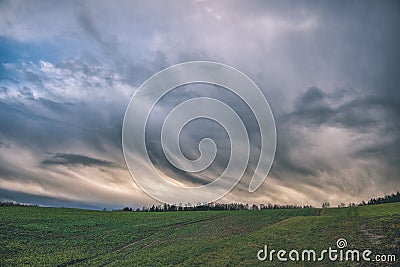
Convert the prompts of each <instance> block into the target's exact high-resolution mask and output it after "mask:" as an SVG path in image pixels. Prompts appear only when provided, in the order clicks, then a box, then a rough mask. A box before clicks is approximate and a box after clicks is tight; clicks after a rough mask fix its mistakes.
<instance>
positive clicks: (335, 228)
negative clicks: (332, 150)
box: [0, 203, 400, 266]
mask: <svg viewBox="0 0 400 267" xmlns="http://www.w3.org/2000/svg"><path fill="white" fill-rule="evenodd" d="M339 238H345V239H346V240H347V242H348V247H347V248H356V249H359V250H362V249H370V250H371V251H373V254H393V255H395V256H396V257H397V260H398V259H399V258H400V249H399V247H400V203H393V204H382V205H374V206H363V207H354V208H340V209H339V208H331V209H324V210H319V209H295V210H285V209H279V210H261V211H198V212H107V211H89V210H78V209H64V208H41V207H0V266H22V265H25V266H69V265H74V264H77V265H83V266H103V265H109V266H199V265H200V266H204V265H205V266H255V265H259V266H400V263H399V262H398V261H397V263H390V264H389V263H386V264H384V265H376V263H372V262H369V263H368V262H361V263H359V264H358V265H357V263H355V262H334V263H333V262H331V261H327V260H325V261H323V262H314V263H309V262H297V263H294V262H292V261H288V262H286V263H282V262H278V261H277V260H276V258H275V260H274V261H273V262H269V261H264V262H262V261H259V260H258V259H257V252H258V251H259V250H260V249H262V248H263V247H264V245H268V247H269V248H271V249H275V250H279V249H285V250H287V251H288V252H289V251H290V250H291V249H296V250H298V251H301V250H304V249H314V250H315V251H321V250H323V249H328V247H330V246H331V247H334V248H336V240H337V239H339Z"/></svg>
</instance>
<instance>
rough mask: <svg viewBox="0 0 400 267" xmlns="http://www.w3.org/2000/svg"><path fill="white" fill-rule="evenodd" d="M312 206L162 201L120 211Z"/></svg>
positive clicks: (300, 207) (255, 208) (298, 206)
mask: <svg viewBox="0 0 400 267" xmlns="http://www.w3.org/2000/svg"><path fill="white" fill-rule="evenodd" d="M306 208H313V207H312V206H311V205H304V206H301V205H278V204H274V205H273V204H266V205H265V204H261V205H256V204H253V205H249V204H243V203H228V204H224V203H202V204H201V203H198V204H197V205H192V204H190V203H187V204H182V203H180V204H178V205H170V204H166V203H164V205H152V206H151V207H146V206H143V207H142V208H141V209H140V208H136V209H132V208H130V207H125V208H123V209H122V211H136V212H168V211H206V210H216V211H221V210H267V209H306Z"/></svg>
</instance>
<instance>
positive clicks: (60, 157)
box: [40, 153, 120, 168]
mask: <svg viewBox="0 0 400 267" xmlns="http://www.w3.org/2000/svg"><path fill="white" fill-rule="evenodd" d="M48 154H49V155H51V158H49V159H45V160H43V161H42V162H41V163H40V164H42V165H44V166H46V165H64V166H76V165H78V166H99V167H112V168H120V166H119V165H118V164H116V163H115V162H111V161H107V160H102V159H97V158H92V157H88V156H84V155H77V154H66V153H48Z"/></svg>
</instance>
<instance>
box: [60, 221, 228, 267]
mask: <svg viewBox="0 0 400 267" xmlns="http://www.w3.org/2000/svg"><path fill="white" fill-rule="evenodd" d="M223 217H226V215H218V216H213V217H211V218H206V219H201V220H196V221H188V222H178V223H174V224H170V225H167V226H165V227H163V228H162V229H160V230H158V231H155V232H154V233H152V234H150V235H148V236H146V237H145V238H142V239H138V240H134V241H133V242H131V243H128V244H126V245H124V246H121V247H119V248H115V249H114V250H112V251H110V252H108V253H104V254H97V255H94V256H92V257H87V258H81V259H73V260H70V261H68V262H64V263H62V264H59V265H57V267H65V266H70V265H74V264H76V263H80V264H81V263H84V262H86V261H89V260H95V259H98V258H100V257H103V256H105V255H111V254H114V253H118V252H121V251H123V250H125V249H128V248H130V247H132V246H134V245H137V244H141V243H145V244H143V245H142V246H140V247H139V249H145V248H148V247H151V246H153V245H156V244H159V243H160V242H161V241H160V240H159V239H156V240H152V241H151V242H147V241H148V240H150V239H152V238H154V237H155V236H157V235H158V234H160V233H162V232H164V231H165V230H166V229H174V230H175V229H179V228H182V227H185V226H188V225H192V224H197V223H202V222H207V221H215V220H217V219H220V218H223ZM116 261H118V260H110V261H109V262H106V263H104V264H102V266H106V265H109V264H112V263H114V262H116Z"/></svg>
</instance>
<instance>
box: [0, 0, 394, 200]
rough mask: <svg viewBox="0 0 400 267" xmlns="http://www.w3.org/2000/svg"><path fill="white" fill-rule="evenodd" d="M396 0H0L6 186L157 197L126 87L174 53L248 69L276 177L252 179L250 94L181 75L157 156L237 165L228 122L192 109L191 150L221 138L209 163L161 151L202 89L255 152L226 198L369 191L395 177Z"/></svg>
mask: <svg viewBox="0 0 400 267" xmlns="http://www.w3.org/2000/svg"><path fill="white" fill-rule="evenodd" d="M399 23H400V6H399V3H398V2H397V1H385V2H383V3H382V2H376V1H347V2H345V3H335V2H318V3H315V2H309V1H298V2H295V3H293V2H286V1H268V2H265V1H251V2H248V1H229V2H227V1H218V2H211V1H210V2H209V1H188V2H181V1H169V2H168V3H164V1H146V3H144V2H139V1H138V2H136V1H120V2H118V3H117V4H113V3H111V2H107V1H93V2H90V1H88V2H84V3H81V2H78V1H76V2H75V1H70V2H65V3H57V4H56V3H53V2H52V1H39V2H35V3H32V2H29V1H2V2H0V51H1V53H0V63H1V64H0V199H7V200H15V201H22V202H24V201H25V202H33V203H39V204H40V203H42V204H46V205H58V206H60V205H65V206H85V207H104V206H106V207H120V206H122V205H131V206H141V205H144V204H149V203H153V200H152V199H151V198H149V197H148V196H147V195H146V194H144V193H143V192H142V191H141V190H140V189H139V188H138V187H137V185H136V184H135V183H134V182H133V180H132V179H131V177H130V176H129V173H128V171H127V169H126V167H125V162H124V158H123V155H122V150H121V127H122V121H123V116H124V112H125V109H126V107H127V104H128V102H129V99H130V97H131V96H132V95H133V93H134V92H135V90H136V88H138V87H139V86H140V84H141V83H142V82H144V81H145V80H146V79H147V78H149V77H150V76H151V75H152V74H154V73H155V72H157V71H160V70H162V69H163V68H165V67H168V66H170V65H172V64H176V63H180V62H185V61H190V60H211V61H218V62H222V63H225V64H229V65H232V66H233V67H235V68H238V69H239V70H241V71H243V72H244V73H246V74H247V75H248V76H249V77H251V78H252V79H253V80H254V81H255V82H256V83H257V85H258V86H259V87H260V88H261V89H262V90H263V92H264V94H265V96H266V98H267V99H268V101H269V103H270V105H271V108H272V110H273V113H274V115H275V120H276V125H277V134H278V144H277V154H276V159H275V162H274V165H273V167H272V170H271V172H270V177H269V178H268V179H267V181H266V182H265V183H264V184H263V186H262V187H261V188H260V189H259V190H258V191H257V192H255V193H254V194H249V193H248V192H247V190H246V189H247V187H248V182H249V178H250V176H251V173H252V170H254V166H255V164H256V162H257V153H258V152H257V151H258V150H257V147H258V146H259V137H258V136H259V132H257V130H258V129H257V124H256V122H255V121H254V116H253V115H252V114H251V112H250V110H249V109H248V107H246V105H244V104H243V103H242V102H241V100H240V99H237V98H236V97H235V96H234V95H230V94H228V93H226V92H225V91H224V90H222V89H216V88H212V87H201V86H198V87H196V86H186V87H183V88H178V89H177V90H176V91H174V92H171V94H169V95H167V96H165V98H164V99H163V101H161V103H160V105H159V106H158V107H157V108H156V109H155V110H154V112H153V114H152V115H151V116H150V122H149V125H148V127H149V129H150V131H149V132H150V134H149V136H148V140H147V144H148V146H149V151H150V153H151V158H152V160H153V162H154V163H155V164H156V165H157V166H158V168H159V170H160V171H161V172H162V173H164V174H165V175H166V176H169V177H174V179H177V180H178V181H179V182H181V183H187V184H192V185H196V184H202V183H206V182H207V181H209V180H210V179H213V178H214V177H216V176H218V174H219V173H220V172H221V170H223V168H224V166H226V164H227V162H226V155H227V154H228V153H229V151H230V150H229V144H228V142H227V136H226V133H225V132H224V131H223V129H221V128H220V127H219V126H218V125H216V124H213V123H212V122H207V121H203V122H201V121H194V122H193V123H192V124H191V125H188V127H187V128H185V129H184V131H183V133H182V139H181V143H182V148H183V152H184V154H185V155H187V156H188V157H189V158H190V157H193V158H196V157H197V156H198V150H197V145H198V141H199V140H201V138H204V137H212V138H213V139H215V140H216V143H217V147H218V149H219V152H218V154H217V160H216V162H215V164H213V165H212V166H211V168H210V169H208V170H206V171H204V172H202V173H197V174H193V175H189V174H187V173H181V172H179V171H178V170H176V169H174V168H173V167H172V166H171V165H170V164H168V163H167V162H166V161H165V157H164V156H163V153H162V150H161V148H160V143H159V140H160V139H159V137H160V136H159V135H160V126H161V123H162V121H163V119H164V118H165V116H166V114H167V112H168V111H169V110H171V108H172V107H173V106H174V105H176V104H178V103H180V102H182V101H184V100H186V99H189V98H190V97H193V96H212V97H215V98H217V99H220V100H222V101H224V102H226V103H229V104H230V105H231V106H233V107H235V110H237V111H238V112H239V114H240V116H241V117H242V118H243V121H244V122H245V126H246V128H247V129H248V132H249V135H250V138H251V143H252V149H253V151H252V154H251V159H250V164H249V166H248V171H247V173H246V176H245V177H244V179H243V180H242V182H241V183H240V184H239V186H238V187H237V188H236V189H235V190H233V191H232V192H231V193H230V194H228V195H227V196H226V197H225V198H224V199H223V201H240V202H250V203H252V202H254V203H266V202H274V203H282V204H286V203H299V204H313V205H319V203H321V202H323V201H330V202H331V203H332V204H338V203H340V202H345V203H348V202H359V201H361V200H362V199H368V198H370V197H375V196H378V195H382V194H386V193H391V192H392V191H395V190H398V189H399V187H400V180H399V174H400V169H399V167H398V162H399V161H400V93H399V92H400V91H399V88H400V79H399V76H398V73H397V72H398V70H399V69H400V66H399V65H400V63H399V62H400V53H399V50H398V47H400V37H399V34H398V29H397V28H398V26H397V25H399Z"/></svg>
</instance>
